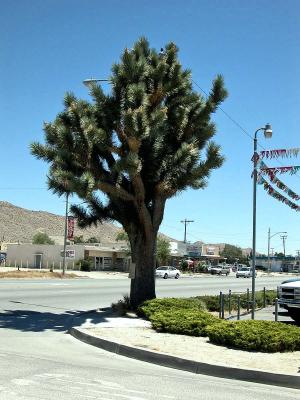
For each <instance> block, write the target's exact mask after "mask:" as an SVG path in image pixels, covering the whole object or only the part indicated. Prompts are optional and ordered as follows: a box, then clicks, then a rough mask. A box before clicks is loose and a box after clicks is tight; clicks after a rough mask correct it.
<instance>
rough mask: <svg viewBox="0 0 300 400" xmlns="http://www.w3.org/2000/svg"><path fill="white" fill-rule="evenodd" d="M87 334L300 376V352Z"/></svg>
mask: <svg viewBox="0 0 300 400" xmlns="http://www.w3.org/2000/svg"><path fill="white" fill-rule="evenodd" d="M85 329H86V331H87V333H89V334H91V335H93V336H98V337H102V338H106V339H109V340H111V341H115V342H118V343H121V344H126V345H129V346H136V347H141V348H146V349H149V350H153V351H158V352H161V353H166V354H169V355H174V356H178V357H181V358H185V359H189V360H194V361H200V362H205V363H209V364H217V365H223V366H228V367H236V368H243V369H255V370H261V371H267V372H274V373H281V374H288V375H297V376H299V375H300V351H297V352H292V353H273V354H269V353H259V352H246V351H242V350H234V349H230V348H226V347H221V346H217V345H214V344H212V343H210V342H209V339H208V338H202V337H190V336H183V335H174V334H168V333H157V332H155V331H154V330H153V329H151V328H150V327H147V326H144V327H138V326H131V327H126V326H122V327H110V326H106V327H103V324H102V327H100V326H94V327H88V326H87V327H85Z"/></svg>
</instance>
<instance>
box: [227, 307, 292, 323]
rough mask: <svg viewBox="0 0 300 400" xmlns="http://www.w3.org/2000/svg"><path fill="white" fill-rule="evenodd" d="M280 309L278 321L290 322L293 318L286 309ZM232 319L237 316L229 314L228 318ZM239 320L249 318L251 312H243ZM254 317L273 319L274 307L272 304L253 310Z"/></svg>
mask: <svg viewBox="0 0 300 400" xmlns="http://www.w3.org/2000/svg"><path fill="white" fill-rule="evenodd" d="M279 310H280V311H279V312H278V322H292V323H293V320H292V319H291V318H290V317H289V315H288V313H287V311H285V310H282V309H279ZM228 319H230V320H232V321H236V320H237V317H236V316H231V317H230V318H228ZM240 319H241V320H249V319H251V312H250V313H248V314H243V315H241V317H240ZM255 319H256V320H263V321H275V307H274V306H269V307H266V308H262V309H260V310H256V311H255Z"/></svg>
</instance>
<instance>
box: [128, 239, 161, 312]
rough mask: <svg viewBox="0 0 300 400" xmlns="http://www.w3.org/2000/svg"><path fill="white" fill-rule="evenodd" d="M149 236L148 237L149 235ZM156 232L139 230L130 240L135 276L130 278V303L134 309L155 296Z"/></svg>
mask: <svg viewBox="0 0 300 400" xmlns="http://www.w3.org/2000/svg"><path fill="white" fill-rule="evenodd" d="M149 236H150V237H149ZM156 237H157V234H156V233H152V234H151V235H148V237H147V239H146V238H145V236H144V234H143V233H141V232H139V233H137V234H136V235H134V238H132V239H131V240H130V242H131V247H132V260H133V262H134V263H135V277H134V278H133V279H132V280H131V288H130V303H131V306H132V307H133V308H134V309H136V308H137V307H138V306H139V305H140V304H141V303H143V302H144V301H145V300H150V299H154V298H155V297H156V296H155V265H156Z"/></svg>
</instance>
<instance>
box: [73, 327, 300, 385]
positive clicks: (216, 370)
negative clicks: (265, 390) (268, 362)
mask: <svg viewBox="0 0 300 400" xmlns="http://www.w3.org/2000/svg"><path fill="white" fill-rule="evenodd" d="M68 333H69V334H70V335H72V336H73V337H74V338H76V339H78V340H81V341H82V342H84V343H87V344H90V345H92V346H95V347H99V348H101V349H103V350H106V351H110V352H112V353H115V354H119V355H121V356H125V357H129V358H134V359H136V360H140V361H145V362H149V363H152V364H157V365H160V366H163V367H169V368H174V369H179V370H183V371H188V372H192V373H194V374H202V375H209V376H215V377H218V378H225V379H235V380H242V381H247V382H254V383H261V384H265V385H273V386H283V387H288V388H293V389H300V377H298V376H293V375H283V374H275V373H271V372H264V371H255V370H247V369H239V368H233V367H225V366H221V365H213V364H207V363H202V362H198V361H192V360H187V359H183V358H179V357H176V356H171V355H167V354H163V353H159V352H153V351H149V350H144V349H141V348H139V347H131V346H126V345H123V344H120V343H117V342H113V341H111V340H107V339H103V338H100V337H95V336H92V335H89V334H87V333H86V332H84V331H83V330H82V329H80V328H74V327H73V328H71V329H69V331H68Z"/></svg>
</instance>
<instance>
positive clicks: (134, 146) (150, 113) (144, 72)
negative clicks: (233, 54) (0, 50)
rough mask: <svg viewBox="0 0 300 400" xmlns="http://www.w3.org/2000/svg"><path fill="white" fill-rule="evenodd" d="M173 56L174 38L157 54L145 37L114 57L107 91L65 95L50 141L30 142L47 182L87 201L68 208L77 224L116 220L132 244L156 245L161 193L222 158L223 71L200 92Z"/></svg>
mask: <svg viewBox="0 0 300 400" xmlns="http://www.w3.org/2000/svg"><path fill="white" fill-rule="evenodd" d="M177 55H178V49H177V47H176V46H175V44H174V43H169V44H167V45H166V47H165V49H164V52H162V53H158V52H157V51H156V50H154V49H151V48H150V47H149V44H148V42H147V40H146V39H144V38H141V39H140V40H139V41H138V42H137V43H135V45H134V47H133V48H132V49H131V50H128V49H125V51H124V52H123V54H122V56H121V60H120V62H119V63H118V64H115V65H113V67H112V76H111V93H110V94H105V93H104V92H103V90H102V89H101V87H100V86H99V85H97V84H94V85H93V86H92V88H91V90H90V94H91V97H92V102H91V103H90V102H87V101H83V100H80V99H77V98H76V97H75V96H74V94H72V93H67V94H66V96H65V99H64V110H63V111H62V112H61V113H60V114H58V115H57V117H56V119H55V120H54V121H53V122H51V123H46V124H45V126H44V131H45V141H46V143H45V144H44V145H41V144H39V143H33V144H32V146H31V148H32V153H33V154H34V155H35V156H36V157H38V158H40V159H43V160H45V161H46V162H48V163H49V164H50V171H49V178H48V184H49V187H50V188H51V189H52V190H53V191H54V192H56V193H58V194H59V195H62V194H63V193H66V192H73V193H76V194H77V195H78V196H79V197H80V198H82V199H84V200H85V203H86V205H87V207H83V206H75V205H73V206H72V208H71V209H72V212H73V214H74V215H75V216H76V217H77V218H78V222H79V224H80V225H81V226H87V225H91V224H97V223H98V222H99V221H100V222H101V221H103V220H117V221H119V222H120V223H121V224H122V225H123V227H124V229H125V231H126V232H127V233H128V236H129V239H130V242H131V246H132V247H135V245H136V246H137V238H138V236H141V235H142V236H143V237H145V240H146V241H148V242H149V241H151V242H154V243H155V239H156V234H157V231H158V228H159V225H160V223H161V221H162V218H163V213H164V206H165V202H166V200H167V199H168V198H170V197H172V196H175V195H176V194H177V193H179V192H180V191H183V190H185V189H186V188H188V187H191V188H195V189H198V188H203V187H205V185H206V184H207V178H208V177H209V174H210V172H211V170H213V169H215V168H219V167H220V166H221V164H222V162H223V157H222V156H221V155H220V149H219V146H218V145H216V144H215V143H214V142H212V141H211V139H212V137H213V136H214V133H215V126H214V124H213V123H212V121H211V114H212V113H213V112H215V111H216V109H217V107H218V105H219V104H220V103H221V102H222V101H223V100H224V98H225V97H226V90H225V89H224V86H223V79H222V77H221V76H217V78H216V79H215V81H214V82H213V85H212V89H211V92H210V95H209V97H208V98H207V99H204V98H203V97H202V96H200V95H199V94H197V93H196V92H194V91H193V88H192V81H191V74H190V71H188V70H184V69H183V68H182V66H181V65H180V63H179V61H178V58H177ZM100 192H103V193H105V194H106V198H107V202H103V201H101V200H100V198H99V193H100ZM139 246H140V244H139ZM154 247H155V246H154ZM151 252H152V253H153V254H154V252H155V248H153V250H151ZM133 254H134V249H133Z"/></svg>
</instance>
